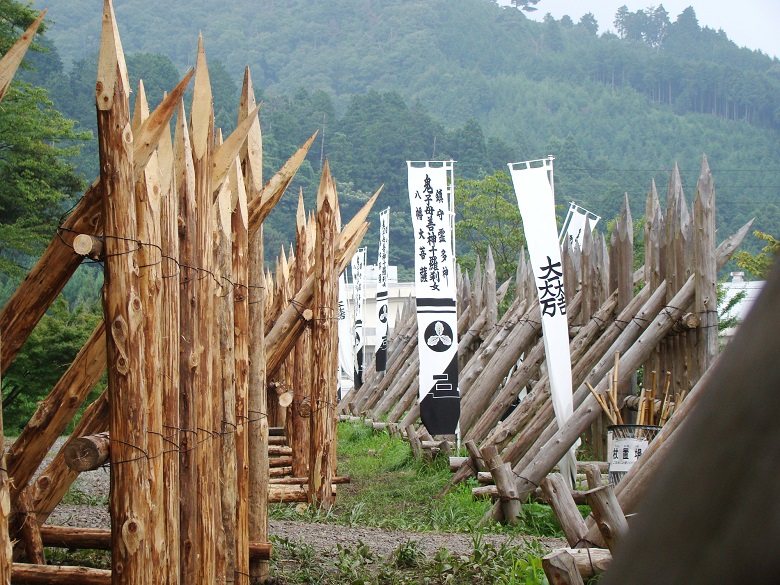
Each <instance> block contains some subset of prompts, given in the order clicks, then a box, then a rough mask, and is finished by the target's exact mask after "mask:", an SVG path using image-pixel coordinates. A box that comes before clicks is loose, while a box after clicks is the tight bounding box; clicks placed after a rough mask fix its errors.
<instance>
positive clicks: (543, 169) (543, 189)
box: [509, 157, 576, 485]
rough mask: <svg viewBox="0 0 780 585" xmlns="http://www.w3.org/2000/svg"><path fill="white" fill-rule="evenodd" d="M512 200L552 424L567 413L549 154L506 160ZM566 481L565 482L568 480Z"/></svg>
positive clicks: (570, 474) (567, 471) (564, 469)
mask: <svg viewBox="0 0 780 585" xmlns="http://www.w3.org/2000/svg"><path fill="white" fill-rule="evenodd" d="M509 171H510V174H511V175H512V183H514V187H515V195H517V204H518V206H519V207H520V215H521V216H522V218H523V230H524V231H525V239H526V242H527V244H528V254H529V256H530V257H531V264H532V265H533V270H534V276H535V278H536V286H537V290H538V293H539V294H538V296H539V310H540V312H541V318H542V334H543V338H544V351H545V355H546V359H547V371H548V374H549V377H550V394H551V395H552V401H553V409H554V410H555V419H556V421H557V422H558V427H559V428H562V427H563V423H564V422H565V421H566V420H567V419H568V418H570V417H571V415H572V390H571V384H572V382H571V355H570V353H569V324H568V321H567V318H566V296H565V294H564V290H563V270H562V265H561V248H560V245H559V243H558V230H557V228H556V225H555V194H554V187H553V157H548V158H545V159H542V160H535V161H526V162H519V163H511V164H509ZM560 466H561V473H562V475H563V476H564V477H566V478H567V479H568V481H570V482H572V481H573V480H574V473H575V471H576V461H575V458H574V449H572V450H571V451H570V452H569V453H568V454H567V456H566V457H564V459H563V460H562V461H561V463H560ZM570 485H571V484H570Z"/></svg>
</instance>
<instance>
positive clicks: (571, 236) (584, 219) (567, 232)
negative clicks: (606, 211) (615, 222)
mask: <svg viewBox="0 0 780 585" xmlns="http://www.w3.org/2000/svg"><path fill="white" fill-rule="evenodd" d="M600 219H601V216H598V215H596V214H595V213H593V212H592V211H588V210H587V209H585V208H584V207H580V206H579V205H577V204H576V203H574V201H572V202H571V204H570V205H569V212H568V213H567V214H566V219H565V220H564V221H563V227H561V235H560V237H559V240H560V244H561V246H562V245H563V241H564V239H566V238H568V240H569V242H570V243H572V244H575V243H576V244H577V245H578V246H579V247H580V249H581V248H582V238H583V237H585V226H586V223H587V224H589V229H591V230H593V229H595V227H596V224H597V223H598V222H599V220H600Z"/></svg>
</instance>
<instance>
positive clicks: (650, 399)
mask: <svg viewBox="0 0 780 585" xmlns="http://www.w3.org/2000/svg"><path fill="white" fill-rule="evenodd" d="M619 365H620V352H617V353H616V354H615V367H614V368H613V370H612V378H611V379H610V384H609V389H608V390H607V391H606V392H605V393H604V394H599V393H597V392H596V391H595V390H594V389H593V386H591V385H590V383H589V382H585V384H586V385H587V387H588V390H590V392H591V394H593V396H594V397H595V398H596V401H597V402H598V403H599V405H600V406H601V409H602V410H603V411H604V413H605V414H606V415H607V418H608V419H609V421H610V422H611V423H612V424H613V425H623V424H626V423H625V422H624V420H623V416H622V415H621V413H620V407H619V406H618V393H617V386H618V384H617V381H618V368H619ZM671 385H672V373H671V372H666V379H665V380H664V385H663V392H659V391H658V373H657V372H656V371H655V370H653V371H652V372H651V374H650V385H649V386H647V385H643V386H642V391H641V393H640V394H639V396H629V397H628V398H627V399H626V400H625V402H624V404H623V405H624V406H626V407H628V408H630V409H632V410H636V411H637V413H638V414H637V420H636V424H638V425H650V426H663V425H664V424H666V421H668V420H669V417H671V416H672V414H673V413H674V410H675V408H676V407H677V405H679V404H680V403H681V402H682V401H683V400H684V399H685V395H686V394H687V392H686V391H685V390H681V391H680V392H678V393H676V395H675V394H674V393H672V392H670V391H669V390H670V388H671Z"/></svg>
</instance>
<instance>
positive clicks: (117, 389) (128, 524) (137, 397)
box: [96, 0, 152, 585]
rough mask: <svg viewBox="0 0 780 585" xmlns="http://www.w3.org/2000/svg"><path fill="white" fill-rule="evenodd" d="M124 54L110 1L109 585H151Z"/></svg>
mask: <svg viewBox="0 0 780 585" xmlns="http://www.w3.org/2000/svg"><path fill="white" fill-rule="evenodd" d="M129 93H130V87H129V84H128V80H127V69H126V67H125V59H124V54H123V52H122V47H121V44H120V41H119V33H118V31H117V26H116V19H115V17H114V9H113V6H112V4H111V1H110V0H105V3H104V6H103V31H102V36H101V44H100V56H99V59H98V80H97V84H96V100H97V110H98V115H97V119H98V145H99V152H100V180H101V183H102V186H103V196H104V213H103V215H104V218H105V226H106V227H105V238H106V276H105V285H104V293H103V306H104V311H105V316H106V324H107V327H106V329H107V339H108V387H109V389H110V392H111V400H110V401H109V403H110V405H111V408H110V418H109V429H110V433H111V437H112V440H113V441H115V443H116V445H115V448H114V449H112V450H111V451H112V453H111V455H112V458H111V484H112V490H111V495H110V500H109V509H110V512H111V528H112V535H111V536H112V543H113V547H112V550H111V568H112V582H113V583H116V584H119V583H127V584H128V585H129V584H134V585H144V584H146V583H151V575H152V573H151V568H152V565H151V562H150V561H151V558H150V551H149V548H148V547H147V546H146V543H145V541H146V538H147V531H148V530H149V516H150V513H151V511H150V501H149V492H148V486H149V467H148V465H149V463H148V460H147V459H146V457H145V455H144V454H145V453H148V436H147V422H146V412H147V398H146V384H145V380H144V377H143V368H144V345H145V344H144V331H143V314H142V313H141V306H142V305H141V300H140V298H139V294H140V286H139V276H138V257H137V255H136V252H137V243H136V241H137V232H136V224H137V222H136V215H135V206H134V205H133V184H134V180H133V151H132V141H133V135H132V132H131V130H130V112H129V107H128V96H129Z"/></svg>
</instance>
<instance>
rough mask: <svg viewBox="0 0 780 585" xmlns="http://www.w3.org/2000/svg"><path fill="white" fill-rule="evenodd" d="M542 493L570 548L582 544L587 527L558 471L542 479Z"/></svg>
mask: <svg viewBox="0 0 780 585" xmlns="http://www.w3.org/2000/svg"><path fill="white" fill-rule="evenodd" d="M542 493H543V494H544V495H545V497H546V498H547V501H549V502H550V506H551V507H552V509H553V512H555V516H556V517H557V518H558V523H559V524H560V525H561V529H562V530H563V534H564V536H566V542H568V543H569V546H570V547H572V548H578V547H580V546H581V545H582V543H583V539H584V538H585V535H586V534H587V533H588V528H587V526H585V520H583V519H582V514H580V511H579V510H578V509H577V505H576V504H575V503H574V499H573V498H572V495H571V489H570V488H569V486H568V484H567V483H566V481H565V480H564V479H563V476H562V475H561V474H560V473H552V474H550V475H548V476H547V477H545V478H544V479H543V480H542Z"/></svg>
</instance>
